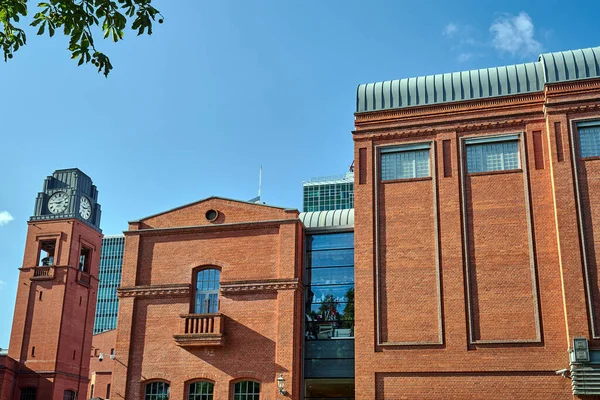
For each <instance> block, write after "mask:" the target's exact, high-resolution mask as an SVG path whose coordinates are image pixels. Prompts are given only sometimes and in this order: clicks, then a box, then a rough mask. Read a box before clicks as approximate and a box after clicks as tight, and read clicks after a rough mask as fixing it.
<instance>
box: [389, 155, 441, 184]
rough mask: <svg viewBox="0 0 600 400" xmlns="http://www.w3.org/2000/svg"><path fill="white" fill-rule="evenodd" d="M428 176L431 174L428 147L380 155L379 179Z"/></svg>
mask: <svg viewBox="0 0 600 400" xmlns="http://www.w3.org/2000/svg"><path fill="white" fill-rule="evenodd" d="M428 176H431V166H430V161H429V149H424V150H411V151H398V152H395V153H384V154H382V155H381V179H382V180H384V181H387V180H393V179H410V178H424V177H428Z"/></svg>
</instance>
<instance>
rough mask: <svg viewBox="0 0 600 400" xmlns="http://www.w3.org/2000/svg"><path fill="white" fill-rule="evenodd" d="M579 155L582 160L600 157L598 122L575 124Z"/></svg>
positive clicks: (599, 122)
mask: <svg viewBox="0 0 600 400" xmlns="http://www.w3.org/2000/svg"><path fill="white" fill-rule="evenodd" d="M577 131H578V132H579V154H580V155H581V157H582V158H585V157H599V156H600V121H595V122H587V123H581V124H577Z"/></svg>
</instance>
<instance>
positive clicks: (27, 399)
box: [19, 387, 37, 400]
mask: <svg viewBox="0 0 600 400" xmlns="http://www.w3.org/2000/svg"><path fill="white" fill-rule="evenodd" d="M36 395H37V389H36V388H32V387H30V388H23V389H21V396H20V397H19V398H20V400H35V397H36Z"/></svg>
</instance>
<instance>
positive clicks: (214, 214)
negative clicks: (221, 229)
mask: <svg viewBox="0 0 600 400" xmlns="http://www.w3.org/2000/svg"><path fill="white" fill-rule="evenodd" d="M218 216H219V212H218V211H217V210H208V211H207V212H206V219H207V220H209V221H210V222H212V221H214V220H215V219H217V217H218Z"/></svg>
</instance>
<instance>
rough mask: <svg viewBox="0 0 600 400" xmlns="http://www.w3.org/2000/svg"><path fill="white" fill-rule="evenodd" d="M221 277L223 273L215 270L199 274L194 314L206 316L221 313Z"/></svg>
mask: <svg viewBox="0 0 600 400" xmlns="http://www.w3.org/2000/svg"><path fill="white" fill-rule="evenodd" d="M220 277H221V271H219V270H218V269H214V268H210V269H204V270H202V271H199V272H198V273H197V275H196V296H195V304H194V313H196V314H206V313H216V312H218V311H219V286H220V284H219V280H220Z"/></svg>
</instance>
